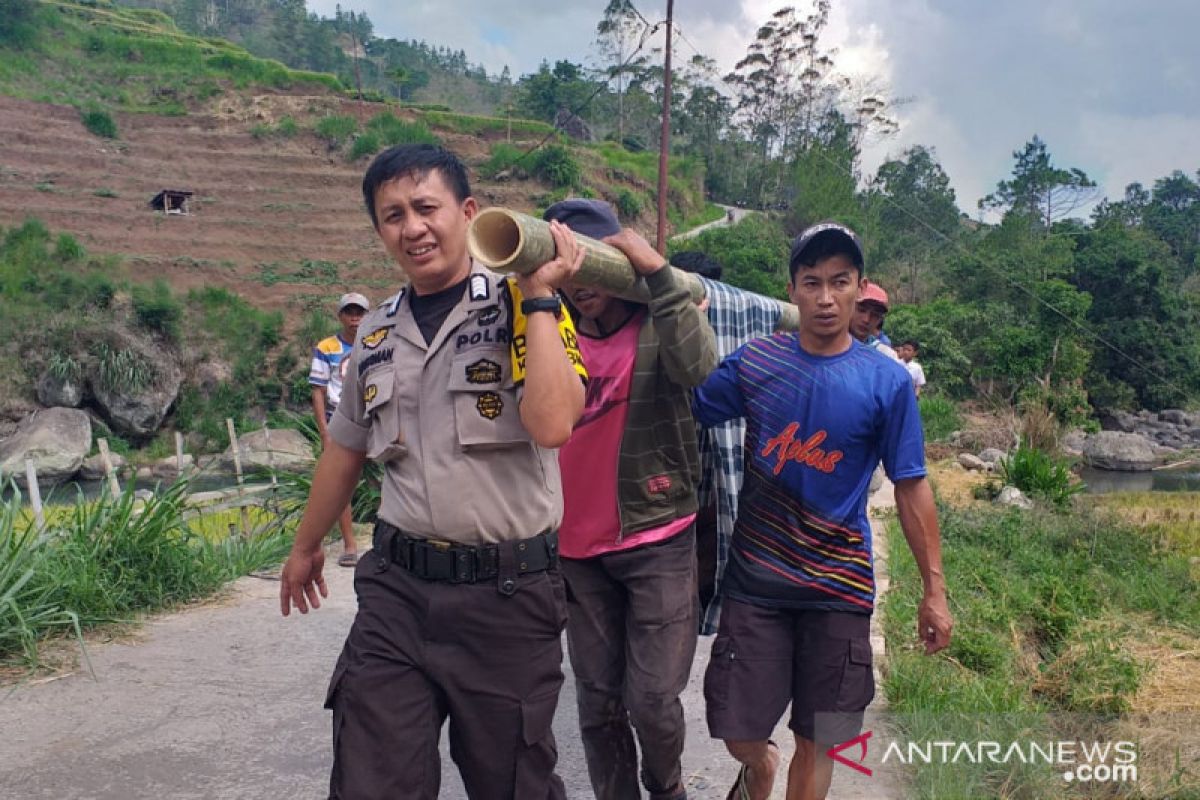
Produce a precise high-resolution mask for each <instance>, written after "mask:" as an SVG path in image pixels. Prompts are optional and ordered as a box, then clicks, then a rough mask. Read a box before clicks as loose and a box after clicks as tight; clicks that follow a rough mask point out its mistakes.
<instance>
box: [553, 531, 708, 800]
mask: <svg viewBox="0 0 1200 800" xmlns="http://www.w3.org/2000/svg"><path fill="white" fill-rule="evenodd" d="M562 570H563V575H564V576H565V577H566V579H567V609H568V622H567V644H568V647H569V650H570V654H571V668H572V669H573V670H574V672H575V684H576V693H577V699H578V703H579V727H580V732H581V734H582V738H583V748H584V754H585V756H586V757H587V766H588V775H589V777H590V778H591V781H592V789H593V791H594V792H595V794H596V798H597V800H640V798H641V797H642V794H641V790H640V789H639V787H638V748H640V749H641V755H642V768H641V783H642V784H643V785H644V786H645V787H646V790H647V791H649V792H650V793H651V794H652V795H662V794H664V793H665V792H668V791H671V790H672V789H674V788H675V787H677V786H678V785H679V784H680V781H681V779H682V768H681V766H680V761H679V759H680V756H681V755H682V753H683V742H684V721H683V705H682V704H681V703H680V701H679V695H680V694H681V693H682V692H683V690H684V688H685V687H686V686H687V682H688V675H689V673H690V671H691V667H692V659H693V657H694V656H695V654H696V636H697V625H698V617H699V608H698V604H697V600H696V591H697V589H696V533H695V527H694V526H692V527H689V528H688V529H687V530H685V531H684V532H683V533H681V534H679V535H677V536H675V537H673V538H671V539H669V540H667V541H665V542H661V543H659V544H654V545H648V546H645V547H639V548H637V549H635V550H630V551H627V552H621V553H613V554H610V555H604V556H598V557H596V558H589V559H580V560H574V559H563V560H562ZM631 725H632V729H631ZM635 734H636V736H637V747H635V745H634V735H635Z"/></svg>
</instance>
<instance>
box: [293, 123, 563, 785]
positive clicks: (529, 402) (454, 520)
mask: <svg viewBox="0 0 1200 800" xmlns="http://www.w3.org/2000/svg"><path fill="white" fill-rule="evenodd" d="M363 196H364V199H365V201H366V205H367V210H368V212H369V213H370V215H371V219H372V222H373V223H374V224H375V229H376V231H377V232H378V234H379V237H380V239H381V240H382V241H383V244H384V247H385V248H386V249H387V251H388V253H389V255H391V257H392V258H393V259H394V260H395V261H396V263H397V264H399V266H400V268H401V269H402V270H403V271H404V273H405V275H406V276H407V278H408V286H407V287H406V288H405V289H404V290H403V291H401V292H400V293H398V294H397V295H395V296H394V297H392V298H390V299H389V300H387V301H385V302H384V303H383V304H382V305H380V306H379V307H378V308H376V309H375V310H373V311H372V312H371V313H370V314H368V315H367V316H366V317H365V318H364V319H363V321H362V323H361V324H360V325H359V330H358V340H357V341H356V342H355V344H354V350H353V352H352V354H351V356H350V363H349V367H348V370H347V374H346V380H345V385H344V387H343V390H342V391H343V394H342V401H341V403H339V405H338V408H337V412H336V413H335V414H334V416H333V419H332V420H331V421H330V423H329V433H330V439H331V442H330V445H329V447H328V448H327V449H326V450H325V451H324V452H323V453H322V455H321V458H320V461H319V462H318V464H317V470H316V473H315V475H314V477H313V485H312V493H311V495H310V497H309V501H308V506H307V508H306V510H305V513H304V517H303V519H302V520H301V522H300V526H299V528H298V529H297V531H296V541H295V544H294V545H293V547H292V552H291V555H290V556H289V558H288V561H287V563H286V565H285V566H284V569H283V575H282V587H281V590H280V604H281V610H282V612H283V614H284V616H287V614H288V613H289V611H290V609H291V607H292V606H293V605H294V606H295V607H296V608H297V609H298V610H299V611H300V612H301V613H302V614H303V613H307V611H308V609H309V607H312V608H317V607H319V606H320V602H321V600H320V599H321V598H322V597H326V596H328V592H327V589H326V586H325V581H324V579H323V577H322V566H323V562H324V557H323V554H322V550H321V539H322V537H323V535H324V532H325V531H327V530H328V529H329V527H330V525H331V524H332V522H333V521H334V519H335V518H336V517H337V514H338V512H339V511H340V510H341V509H342V508H344V507H345V505H346V503H347V501H348V500H349V498H350V495H351V493H352V491H353V488H354V485H355V483H356V482H357V480H358V476H359V473H360V471H361V469H362V465H363V463H364V461H365V459H367V458H370V459H372V460H376V461H379V462H381V463H383V464H384V465H385V466H386V468H385V475H384V483H383V495H382V501H381V506H380V509H379V514H378V519H379V521H378V523H377V525H376V528H375V541H374V549H373V553H372V555H371V556H370V557H367V558H363V559H361V560H360V561H359V565H358V567H357V570H356V572H355V578H354V585H355V591H356V592H357V594H358V606H359V608H358V614H357V616H356V618H355V621H354V625H353V627H352V628H351V630H350V633H349V635H348V637H347V639H346V643H345V646H344V648H343V650H342V654H341V656H340V658H339V659H338V662H337V665H336V667H335V669H334V674H333V677H332V679H331V681H330V685H329V691H328V696H327V698H326V707H327V708H330V709H331V710H332V711H333V748H334V765H333V770H332V775H331V778H330V797H331V798H339V799H340V800H373V799H374V798H379V799H380V800H383V799H384V798H386V799H387V800H402V799H408V798H411V799H412V800H418V799H420V800H425V799H426V798H435V797H437V794H438V789H439V786H440V778H441V775H440V758H439V755H438V739H439V735H440V731H441V727H442V724H443V723H444V722H445V720H446V719H447V717H449V720H450V753H451V756H452V758H453V759H454V761H455V762H456V763H457V765H458V767H459V771H460V772H461V774H462V778H463V782H464V784H465V786H466V789H467V793H468V795H469V796H470V797H471V798H472V800H514V798H519V800H542V798H563V797H564V789H563V784H562V781H561V780H560V779H559V778H558V776H556V775H555V774H554V765H555V761H556V758H557V752H556V749H555V743H554V736H553V734H552V732H551V729H550V723H551V720H552V719H553V717H554V710H555V707H556V706H557V703H558V693H559V688H560V686H561V685H562V680H563V675H562V671H561V662H562V650H561V645H560V636H561V633H562V629H563V626H564V624H565V621H566V602H565V593H564V589H563V582H562V578H561V576H560V574H559V571H558V566H557V555H558V553H557V528H558V525H559V523H560V521H561V519H562V513H563V507H562V488H561V484H560V478H559V471H558V460H557V453H556V450H555V448H557V447H558V446H559V445H561V444H562V443H563V442H565V441H566V440H567V438H568V437H569V436H570V433H571V429H572V426H573V425H574V424H575V422H576V420H577V419H578V418H579V415H580V413H581V411H582V408H583V399H584V385H583V380H584V379H586V373H585V371H584V367H583V364H582V360H581V359H580V357H579V352H578V342H577V340H576V338H575V332H574V329H573V328H572V324H571V320H570V317H569V316H568V315H566V314H563V313H561V311H560V308H559V301H558V299H557V295H556V294H555V290H556V288H557V287H558V286H559V285H560V284H561V282H562V280H563V279H564V278H565V277H566V276H567V275H568V274H570V273H572V272H573V271H575V270H577V269H578V268H579V264H580V263H581V262H582V259H583V253H582V250H581V249H580V248H578V247H577V246H576V244H575V241H574V239H573V237H572V236H571V234H570V232H569V231H568V230H567V229H566V228H565V227H563V226H562V225H559V224H557V223H556V224H555V225H554V226H553V227H552V234H553V236H554V240H555V244H556V245H557V253H558V256H557V257H556V258H555V259H554V260H552V261H550V262H549V263H547V264H545V265H543V266H542V267H541V268H540V269H538V270H537V271H536V272H534V273H532V274H530V275H528V276H524V277H520V278H516V279H513V278H502V277H499V276H496V275H494V274H493V273H490V272H488V271H486V270H485V269H483V268H482V267H480V266H479V265H476V264H474V263H473V262H472V261H471V259H470V257H469V255H468V253H467V249H466V233H467V225H468V223H469V222H470V221H471V218H472V217H473V216H474V215H475V213H476V211H477V206H476V202H475V200H474V198H472V197H471V195H470V189H469V184H468V182H467V176H466V171H465V169H464V168H463V165H462V163H461V162H460V161H459V160H458V158H457V157H455V156H454V155H453V154H452V153H450V152H448V151H446V150H443V149H442V148H440V147H434V146H430V145H401V146H398V147H394V148H391V149H390V150H386V151H384V152H383V153H381V154H380V155H379V156H377V157H376V159H375V160H374V162H373V163H372V164H371V166H370V167H369V168H368V170H367V173H366V175H365V177H364V178H363Z"/></svg>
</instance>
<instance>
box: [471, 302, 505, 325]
mask: <svg viewBox="0 0 1200 800" xmlns="http://www.w3.org/2000/svg"><path fill="white" fill-rule="evenodd" d="M498 319H500V306H491V307H489V308H485V309H483V310H482V311H480V312H479V315H478V316H477V317H476V318H475V320H476V321H477V322H478V323H479V324H480V325H491V324H492V323H493V322H495V321H496V320H498Z"/></svg>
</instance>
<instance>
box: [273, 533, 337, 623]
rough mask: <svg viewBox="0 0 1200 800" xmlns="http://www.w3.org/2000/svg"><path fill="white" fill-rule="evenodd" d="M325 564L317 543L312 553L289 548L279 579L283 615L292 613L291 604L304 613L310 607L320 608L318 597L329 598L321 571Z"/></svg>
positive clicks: (322, 551)
mask: <svg viewBox="0 0 1200 800" xmlns="http://www.w3.org/2000/svg"><path fill="white" fill-rule="evenodd" d="M324 566H325V551H324V550H322V549H321V547H320V545H319V544H318V546H317V549H316V550H314V551H312V552H298V551H296V550H292V553H291V555H289V556H288V560H287V563H286V564H284V565H283V574H282V575H280V578H279V610H280V611H282V612H283V615H284V616H285V617H286V616H287V615H288V614H290V613H291V611H292V604H293V603H295V604H296V609H297V610H298V611H299V612H300V613H301V614H307V613H308V607H309V606H312V607H313V608H320V607H321V598H322V597H329V588H328V587H327V586H326V585H325V577H324V576H323V575H322V574H321V570H322V569H323V568H324Z"/></svg>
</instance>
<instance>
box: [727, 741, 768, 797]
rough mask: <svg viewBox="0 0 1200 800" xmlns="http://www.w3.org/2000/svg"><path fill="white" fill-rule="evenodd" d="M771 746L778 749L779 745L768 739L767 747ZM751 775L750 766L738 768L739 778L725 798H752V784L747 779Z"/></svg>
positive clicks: (743, 765)
mask: <svg viewBox="0 0 1200 800" xmlns="http://www.w3.org/2000/svg"><path fill="white" fill-rule="evenodd" d="M771 748H774V749H775V750H778V749H779V745H777V744H775V742H773V741H772V740H770V739H767V749H768V750H769V749H771ZM749 775H750V768H749V767H747V766H746V765H745V764H742V768H741V769H739V770H738V774H737V780H735V781H734V782H733V786H732V787H731V788H730V789H729V794H727V795H725V800H750V785H749V783H747V780H746V779H747V777H748V776H749Z"/></svg>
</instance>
